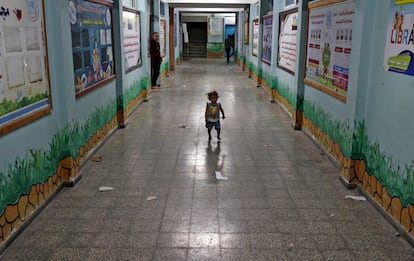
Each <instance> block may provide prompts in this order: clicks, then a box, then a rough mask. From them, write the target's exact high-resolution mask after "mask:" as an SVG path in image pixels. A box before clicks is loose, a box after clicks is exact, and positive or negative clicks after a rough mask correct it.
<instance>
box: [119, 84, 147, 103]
mask: <svg viewBox="0 0 414 261" xmlns="http://www.w3.org/2000/svg"><path fill="white" fill-rule="evenodd" d="M148 83H149V77H144V78H142V79H141V80H140V81H138V80H137V81H135V82H134V83H133V84H132V86H130V88H128V89H127V90H126V91H125V92H124V98H123V102H125V103H124V108H125V107H126V106H127V105H128V104H129V103H130V102H131V101H132V100H133V99H135V98H136V97H137V96H138V95H139V94H140V93H141V92H142V90H146V89H147V86H148ZM121 104H122V103H121Z"/></svg>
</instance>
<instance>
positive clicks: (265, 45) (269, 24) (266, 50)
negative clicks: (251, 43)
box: [262, 15, 273, 64]
mask: <svg viewBox="0 0 414 261" xmlns="http://www.w3.org/2000/svg"><path fill="white" fill-rule="evenodd" d="M272 30H273V16H272V15H265V16H263V36H262V37H263V39H262V61H263V62H265V63H267V64H271V63H272V35H273V32H272Z"/></svg>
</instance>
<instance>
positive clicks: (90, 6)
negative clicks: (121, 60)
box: [69, 0, 114, 98]
mask: <svg viewBox="0 0 414 261" xmlns="http://www.w3.org/2000/svg"><path fill="white" fill-rule="evenodd" d="M69 18H70V24H71V34H72V54H73V66H74V83H75V93H76V97H77V98H78V97H79V96H81V95H84V94H86V93H87V92H89V91H91V90H93V89H95V88H96V87H98V86H99V85H100V83H103V82H104V81H105V80H108V79H110V78H113V77H114V70H113V67H114V62H113V46H112V7H111V6H110V3H108V5H104V4H98V3H94V2H89V1H84V0H70V1H69Z"/></svg>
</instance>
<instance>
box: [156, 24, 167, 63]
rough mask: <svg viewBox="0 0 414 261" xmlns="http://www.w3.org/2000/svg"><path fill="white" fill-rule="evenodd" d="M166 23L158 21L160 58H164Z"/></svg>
mask: <svg viewBox="0 0 414 261" xmlns="http://www.w3.org/2000/svg"><path fill="white" fill-rule="evenodd" d="M165 30H166V23H165V20H160V32H159V33H158V34H159V36H160V38H159V40H158V41H159V43H160V53H161V57H164V56H165V45H166V37H165V34H166V31H165Z"/></svg>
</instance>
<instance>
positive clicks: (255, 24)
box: [252, 19, 259, 56]
mask: <svg viewBox="0 0 414 261" xmlns="http://www.w3.org/2000/svg"><path fill="white" fill-rule="evenodd" d="M252 28H253V39H252V55H254V56H257V53H258V51H259V19H254V20H253V26H252Z"/></svg>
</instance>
